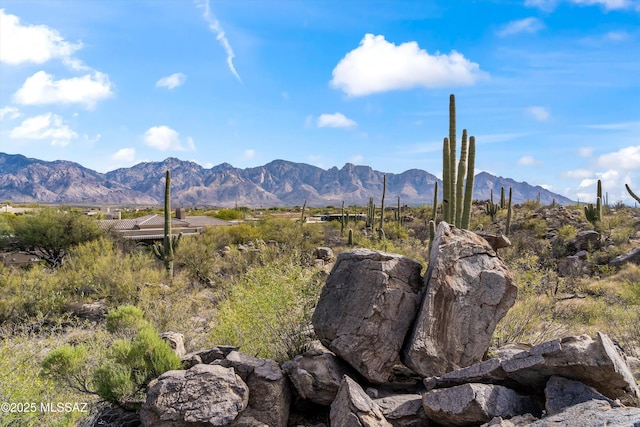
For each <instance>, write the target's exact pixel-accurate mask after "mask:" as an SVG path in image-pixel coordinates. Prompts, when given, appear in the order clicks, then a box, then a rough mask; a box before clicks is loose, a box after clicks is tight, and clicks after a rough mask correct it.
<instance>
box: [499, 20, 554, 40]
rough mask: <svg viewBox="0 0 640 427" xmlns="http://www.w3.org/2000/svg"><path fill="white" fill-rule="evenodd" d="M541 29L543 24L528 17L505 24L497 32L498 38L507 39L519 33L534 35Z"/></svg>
mask: <svg viewBox="0 0 640 427" xmlns="http://www.w3.org/2000/svg"><path fill="white" fill-rule="evenodd" d="M543 28H544V24H543V23H542V21H541V20H539V19H538V18H533V17H529V18H524V19H520V20H518V21H511V22H509V23H507V24H506V25H504V26H503V27H502V28H501V29H500V31H498V36H500V37H507V36H512V35H514V34H520V33H528V34H534V33H537V32H538V31H540V30H541V29H543Z"/></svg>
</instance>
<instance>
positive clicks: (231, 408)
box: [140, 364, 249, 427]
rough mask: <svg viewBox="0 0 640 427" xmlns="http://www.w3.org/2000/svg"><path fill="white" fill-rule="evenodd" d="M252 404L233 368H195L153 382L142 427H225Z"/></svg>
mask: <svg viewBox="0 0 640 427" xmlns="http://www.w3.org/2000/svg"><path fill="white" fill-rule="evenodd" d="M248 401H249V388H248V387H247V385H246V384H245V383H244V381H242V378H240V377H239V376H238V375H236V373H235V372H234V371H233V369H232V368H225V367H223V366H218V365H204V364H200V365H196V366H194V367H193V368H191V369H189V370H187V371H185V370H179V371H168V372H165V373H164V374H162V375H160V376H159V377H158V378H157V379H155V380H153V381H151V382H150V383H149V386H148V388H147V400H146V402H145V403H144V405H143V407H142V410H141V411H140V419H141V421H142V425H143V426H149V427H152V426H153V427H182V426H185V427H186V426H189V425H198V426H225V425H228V424H229V423H231V422H232V421H233V420H235V419H236V417H237V416H238V414H240V413H241V412H242V411H243V410H244V409H245V408H246V407H247V403H248Z"/></svg>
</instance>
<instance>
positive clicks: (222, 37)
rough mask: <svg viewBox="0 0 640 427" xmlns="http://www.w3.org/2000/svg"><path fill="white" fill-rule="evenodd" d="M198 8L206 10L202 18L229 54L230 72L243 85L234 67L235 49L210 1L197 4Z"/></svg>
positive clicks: (206, 0)
mask: <svg viewBox="0 0 640 427" xmlns="http://www.w3.org/2000/svg"><path fill="white" fill-rule="evenodd" d="M197 6H198V7H200V8H202V9H204V12H202V17H203V18H204V20H205V21H207V23H208V24H209V30H211V32H212V33H214V34H215V35H216V40H218V41H219V42H220V44H221V45H222V48H223V49H224V51H225V52H226V53H227V65H228V66H229V70H231V72H232V73H233V75H234V76H236V79H238V81H239V82H240V83H242V79H241V78H240V75H239V74H238V72H237V71H236V67H235V66H234V65H233V58H235V57H236V55H235V54H234V53H233V49H232V48H231V45H230V44H229V40H227V36H226V34H225V32H224V30H223V29H222V26H221V25H220V21H218V20H217V19H216V18H215V17H214V16H213V15H212V14H211V10H210V8H209V0H204V1H201V2H199V3H197Z"/></svg>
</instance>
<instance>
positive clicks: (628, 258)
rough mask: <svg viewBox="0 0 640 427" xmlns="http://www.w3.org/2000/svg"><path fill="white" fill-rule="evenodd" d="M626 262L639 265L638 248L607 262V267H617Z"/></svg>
mask: <svg viewBox="0 0 640 427" xmlns="http://www.w3.org/2000/svg"><path fill="white" fill-rule="evenodd" d="M628 262H632V263H634V264H638V265H640V246H638V247H637V248H633V249H631V250H630V251H627V252H625V253H623V254H622V255H618V256H617V257H615V258H614V259H612V260H611V261H609V265H612V266H614V267H618V266H621V265H622V264H626V263H628Z"/></svg>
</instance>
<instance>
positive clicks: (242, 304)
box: [211, 254, 321, 362]
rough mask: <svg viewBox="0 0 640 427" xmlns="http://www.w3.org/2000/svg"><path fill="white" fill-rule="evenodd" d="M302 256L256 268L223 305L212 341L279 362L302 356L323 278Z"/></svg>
mask: <svg viewBox="0 0 640 427" xmlns="http://www.w3.org/2000/svg"><path fill="white" fill-rule="evenodd" d="M296 258H297V256H296V255H295V254H293V255H289V256H287V257H282V258H280V259H279V260H275V261H274V262H272V263H269V264H267V265H259V266H255V267H251V268H250V269H249V270H248V271H247V272H246V273H245V274H244V275H243V276H242V277H241V278H240V280H239V282H238V283H237V284H236V285H235V286H234V287H233V288H232V290H231V294H230V296H229V299H228V300H226V301H223V302H222V303H221V304H220V307H219V310H218V312H217V315H216V319H215V321H214V327H213V330H212V332H211V341H212V342H215V343H216V344H230V345H236V346H239V347H240V349H241V351H243V352H245V353H248V354H251V355H255V356H258V357H266V358H272V359H275V360H277V361H279V362H282V361H284V360H287V359H289V358H291V357H293V356H294V355H295V354H299V353H300V352H301V350H302V349H303V348H302V347H303V346H304V343H305V342H306V338H307V337H306V335H305V334H306V333H307V329H308V327H309V324H310V318H311V309H312V307H313V306H314V305H315V303H316V301H317V298H318V295H319V292H320V288H321V280H320V277H319V276H318V275H317V273H315V272H314V271H313V270H312V269H307V268H304V267H302V266H301V265H300V264H299V262H297V260H296Z"/></svg>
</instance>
